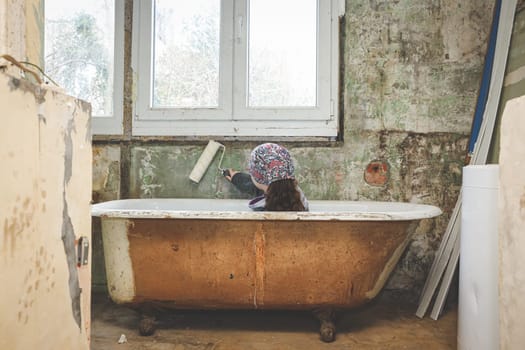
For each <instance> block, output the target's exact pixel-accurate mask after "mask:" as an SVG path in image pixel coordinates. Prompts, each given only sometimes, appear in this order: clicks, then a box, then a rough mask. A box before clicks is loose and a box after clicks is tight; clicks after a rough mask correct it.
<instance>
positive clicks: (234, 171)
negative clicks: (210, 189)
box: [224, 169, 238, 182]
mask: <svg viewBox="0 0 525 350" xmlns="http://www.w3.org/2000/svg"><path fill="white" fill-rule="evenodd" d="M227 170H228V175H224V177H225V178H226V179H228V181H230V182H231V181H232V177H233V175H235V174H237V173H238V171H236V170H233V169H227Z"/></svg>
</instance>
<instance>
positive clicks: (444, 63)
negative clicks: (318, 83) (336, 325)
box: [95, 0, 493, 295]
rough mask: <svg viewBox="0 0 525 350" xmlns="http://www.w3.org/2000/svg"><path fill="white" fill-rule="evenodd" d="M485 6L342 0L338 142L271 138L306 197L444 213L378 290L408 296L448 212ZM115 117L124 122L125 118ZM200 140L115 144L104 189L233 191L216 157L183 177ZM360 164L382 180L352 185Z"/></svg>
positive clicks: (427, 225)
mask: <svg viewBox="0 0 525 350" xmlns="http://www.w3.org/2000/svg"><path fill="white" fill-rule="evenodd" d="M492 6H493V1H492V0H482V1H480V0H468V1H464V2H460V3H459V2H457V1H452V0H440V1H438V0H424V1H400V0H397V1H390V0H389V1H386V0H385V1H380V0H367V1H365V0H356V1H347V2H346V16H345V18H344V21H343V23H344V35H343V39H342V41H343V47H342V50H343V52H342V65H341V76H342V82H341V86H342V89H343V91H342V101H341V103H342V106H343V109H344V117H343V119H344V134H343V135H342V136H343V139H344V141H339V142H335V143H333V144H327V143H323V144H321V145H316V144H315V143H307V142H302V143H291V142H281V143H282V144H284V145H285V146H287V147H288V148H289V149H290V150H291V153H292V155H293V157H294V159H295V161H296V165H297V176H298V180H299V182H300V184H301V187H302V188H303V190H304V191H305V193H306V194H307V196H308V197H309V198H311V199H335V200H337V199H340V200H396V201H412V202H419V203H429V204H434V205H437V206H439V207H441V208H442V209H443V210H444V212H445V213H444V215H442V216H441V217H439V218H438V219H435V220H429V221H423V222H422V223H421V225H420V226H419V228H418V230H417V235H416V236H415V238H414V240H413V242H412V243H411V245H410V246H409V249H408V251H407V253H406V254H405V256H404V257H403V259H402V261H401V262H400V264H399V265H398V267H397V269H396V270H395V272H394V275H393V277H392V278H391V280H390V281H389V283H388V288H395V289H403V290H406V291H412V292H414V294H415V295H417V294H418V293H419V289H420V287H421V286H422V284H423V283H424V281H425V277H426V273H427V271H428V269H429V268H430V265H431V263H432V261H433V256H434V252H435V251H436V250H437V247H438V246H439V242H440V239H441V235H442V234H443V232H444V231H445V228H446V225H447V223H448V218H449V215H450V213H451V212H452V209H453V207H454V204H455V201H456V198H457V194H458V191H459V188H460V184H461V167H462V165H463V161H464V158H465V154H466V149H467V142H468V136H469V133H470V127H471V122H472V118H473V114H474V109H475V104H476V99H477V92H478V88H479V84H480V79H481V73H482V68H483V61H484V56H485V49H486V42H487V38H488V31H489V29H490V25H491V20H492ZM128 25H129V23H128ZM128 29H129V27H128ZM127 101H128V103H129V99H128V100H127ZM128 107H129V106H128ZM128 111H129V108H128ZM128 114H129V112H128ZM125 120H127V121H128V123H129V122H131V115H125ZM128 130H129V128H128ZM205 144H206V142H188V143H187V144H184V143H181V142H177V143H170V142H161V141H158V142H155V141H147V140H143V141H136V142H134V141H128V142H126V143H125V145H123V146H122V149H123V150H124V149H125V150H126V152H125V154H129V155H130V157H122V159H121V167H122V169H121V170H122V175H121V179H123V180H122V181H121V183H120V184H118V185H115V192H114V196H115V197H118V196H119V193H118V192H117V190H116V188H120V191H121V193H125V194H126V197H130V198H140V197H200V198H212V197H213V198H242V197H243V196H242V195H241V194H240V193H238V192H237V191H236V190H235V189H233V188H232V187H231V185H230V184H229V183H227V182H226V181H225V180H224V179H223V178H222V177H221V176H219V175H218V173H217V171H216V169H217V165H218V164H217V163H218V157H217V158H216V159H215V162H214V163H213V164H212V165H211V166H210V168H209V170H208V172H207V174H206V175H205V177H204V178H203V179H202V181H201V182H200V183H199V184H198V185H197V184H193V183H191V182H190V181H189V180H188V175H189V173H190V171H191V169H192V168H193V166H194V165H195V163H196V161H197V159H198V157H199V156H200V154H201V152H202V150H203V149H204V147H205ZM224 144H225V145H226V155H225V157H224V161H223V164H222V165H223V167H233V168H237V169H245V168H246V159H247V157H248V155H249V152H250V150H251V149H252V148H253V147H254V146H256V145H257V143H255V142H224ZM96 145H97V148H104V147H108V148H111V147H116V146H115V145H114V144H110V143H107V144H105V143H104V142H98V143H97V144H96ZM123 154H124V153H123ZM372 161H380V162H383V163H385V164H388V168H389V174H388V181H387V182H386V183H385V184H384V185H383V186H377V185H374V186H371V185H369V184H368V183H366V182H365V180H364V179H365V173H364V172H365V169H366V168H367V165H368V164H369V163H370V162H372ZM107 164H109V163H107ZM95 169H96V170H95V171H96V172H95V178H99V177H100V174H99V172H100V173H104V174H106V173H108V172H112V171H111V170H109V168H108V167H107V166H101V167H98V166H97V161H96V160H95ZM103 176H104V175H103ZM119 186H120V187H119ZM95 192H96V194H95V196H98V195H100V194H101V193H99V191H97V190H95ZM107 195H108V193H105V194H104V196H107Z"/></svg>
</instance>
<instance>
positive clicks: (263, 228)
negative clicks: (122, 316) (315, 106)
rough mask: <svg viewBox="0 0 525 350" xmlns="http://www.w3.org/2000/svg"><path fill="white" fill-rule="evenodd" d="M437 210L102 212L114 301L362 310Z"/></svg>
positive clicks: (143, 203) (237, 205)
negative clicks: (417, 229)
mask: <svg viewBox="0 0 525 350" xmlns="http://www.w3.org/2000/svg"><path fill="white" fill-rule="evenodd" d="M440 213H441V211H440V210H439V209H438V208H436V207H434V206H429V205H417V204H410V203H386V202H385V203H383V202H343V201H312V202H311V211H310V212H252V211H250V210H249V209H247V208H246V201H245V200H217V199H212V200H209V199H205V200H203V199H137V200H120V201H112V202H106V203H100V204H97V205H94V206H93V208H92V214H93V215H94V216H100V217H101V218H102V220H101V221H102V235H103V244H104V254H105V263H106V272H107V283H108V290H109V293H110V296H111V298H112V299H113V300H114V301H115V302H116V303H121V304H141V303H144V302H162V303H164V304H166V305H167V306H172V307H175V308H194V309H224V308H231V309H316V308H322V307H332V308H352V307H355V306H359V305H361V304H363V303H365V302H367V301H369V300H370V299H372V298H374V297H375V296H376V295H377V293H378V292H379V291H380V290H381V288H382V287H383V285H384V284H385V282H386V280H387V278H388V276H389V275H390V273H391V271H392V269H393V268H394V267H395V265H396V264H397V262H398V260H399V258H400V256H401V254H402V253H403V251H404V250H405V248H406V246H407V244H408V243H409V241H410V239H411V234H412V233H413V232H414V230H415V226H417V222H418V221H419V220H420V219H425V218H431V217H434V216H436V215H439V214H440Z"/></svg>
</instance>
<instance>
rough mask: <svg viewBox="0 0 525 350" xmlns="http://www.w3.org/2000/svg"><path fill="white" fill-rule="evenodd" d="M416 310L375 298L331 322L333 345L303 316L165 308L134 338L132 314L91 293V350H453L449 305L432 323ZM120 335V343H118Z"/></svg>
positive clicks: (309, 317) (453, 323) (311, 319)
mask: <svg viewBox="0 0 525 350" xmlns="http://www.w3.org/2000/svg"><path fill="white" fill-rule="evenodd" d="M416 307H417V305H415V304H413V303H409V302H406V301H403V298H400V297H399V296H396V295H393V294H390V293H383V294H382V295H380V296H379V297H378V298H376V300H374V301H373V302H372V303H370V304H368V305H366V306H365V307H363V308H360V309H359V310H353V311H346V312H344V313H343V314H342V315H340V317H339V319H338V321H337V336H336V340H335V342H333V343H323V342H321V341H320V340H319V333H318V331H319V323H318V321H317V320H316V319H315V318H314V317H313V316H312V314H310V313H308V312H297V311H295V312H290V311H181V310H178V311H172V312H170V313H164V314H162V315H160V317H159V319H158V326H157V327H158V328H157V331H156V332H155V334H154V335H153V336H150V337H142V336H140V335H139V334H138V328H137V327H138V323H139V319H140V318H139V315H138V313H136V312H135V311H133V310H131V309H128V308H125V307H122V306H118V305H115V304H114V303H112V302H111V300H109V299H108V297H107V296H106V294H103V293H102V294H101V293H98V294H94V295H93V319H92V337H91V349H92V350H106V349H107V350H112V349H118V350H129V349H132V350H138V349H148V350H290V349H307V350H317V349H337V350H339V349H341V350H342V349H345V350H346V349H359V350H361V349H363V350H368V349H374V350H377V349H409V350H412V349H413V350H421V349H424V350H437V349H455V348H456V321H457V311H456V310H457V308H456V307H455V306H454V305H452V306H450V305H449V306H447V308H446V310H445V312H444V314H443V316H442V317H441V318H440V319H439V320H438V321H433V320H431V319H429V318H428V317H427V318H425V319H419V318H417V317H416V316H414V312H415V310H416ZM121 334H125V336H126V338H127V342H126V343H123V344H118V339H119V337H120V336H121Z"/></svg>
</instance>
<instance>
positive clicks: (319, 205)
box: [91, 198, 442, 221]
mask: <svg viewBox="0 0 525 350" xmlns="http://www.w3.org/2000/svg"><path fill="white" fill-rule="evenodd" d="M225 201H227V202H228V203H229V204H232V205H233V207H234V208H233V209H232V208H229V209H228V208H226V207H225V206H224V204H225ZM189 202H191V204H198V205H199V206H201V207H202V206H203V205H205V206H207V209H203V210H196V209H182V208H177V209H167V207H171V208H173V207H175V208H176V206H177V205H179V206H180V205H184V204H187V203H189ZM144 205H149V208H148V207H147V206H146V207H143V206H144ZM141 206H142V207H141ZM326 206H328V207H331V208H336V209H337V210H335V209H332V210H327V208H324V207H326ZM211 207H215V208H220V209H215V210H213V209H210V208H211ZM346 207H348V210H344V209H345V208H346ZM352 207H354V209H353V210H350V208H352ZM310 208H311V211H308V212H270V211H252V210H250V209H249V208H248V200H246V199H200V198H152V199H121V200H114V201H108V202H102V203H98V204H94V205H92V208H91V215H92V216H99V217H102V218H104V217H110V218H137V219H159V218H165V219H208V220H301V221H403V220H421V219H429V218H433V217H436V216H438V215H440V214H442V211H441V209H439V208H438V207H436V206H433V205H428V204H416V203H405V202H377V201H375V202H374V201H329V200H312V201H310ZM338 210H339V211H338Z"/></svg>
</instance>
